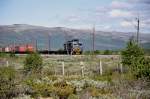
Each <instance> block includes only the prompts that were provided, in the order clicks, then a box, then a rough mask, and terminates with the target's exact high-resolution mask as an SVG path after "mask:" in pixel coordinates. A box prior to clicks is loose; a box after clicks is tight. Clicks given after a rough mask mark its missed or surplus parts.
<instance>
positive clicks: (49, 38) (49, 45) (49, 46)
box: [48, 34, 51, 54]
mask: <svg viewBox="0 0 150 99" xmlns="http://www.w3.org/2000/svg"><path fill="white" fill-rule="evenodd" d="M50 51H51V35H50V34H49V35H48V54H50Z"/></svg>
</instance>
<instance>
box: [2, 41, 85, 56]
mask: <svg viewBox="0 0 150 99" xmlns="http://www.w3.org/2000/svg"><path fill="white" fill-rule="evenodd" d="M0 52H6V53H11V52H14V53H16V54H27V53H30V52H31V53H32V52H38V53H41V54H69V55H80V54H82V52H83V47H82V43H81V42H80V41H79V39H72V40H69V41H67V42H65V43H64V49H63V50H55V51H52V50H37V49H36V48H35V47H34V46H33V45H32V44H26V45H19V46H9V47H4V48H1V49H0Z"/></svg>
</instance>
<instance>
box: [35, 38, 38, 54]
mask: <svg viewBox="0 0 150 99" xmlns="http://www.w3.org/2000/svg"><path fill="white" fill-rule="evenodd" d="M35 48H36V52H37V51H38V46H37V39H35Z"/></svg>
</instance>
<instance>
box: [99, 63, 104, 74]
mask: <svg viewBox="0 0 150 99" xmlns="http://www.w3.org/2000/svg"><path fill="white" fill-rule="evenodd" d="M99 72H100V75H103V67H102V62H101V60H100V61H99Z"/></svg>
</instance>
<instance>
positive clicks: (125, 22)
mask: <svg viewBox="0 0 150 99" xmlns="http://www.w3.org/2000/svg"><path fill="white" fill-rule="evenodd" d="M120 25H121V26H122V27H131V26H133V24H132V23H131V22H128V21H122V22H121V23H120Z"/></svg>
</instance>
